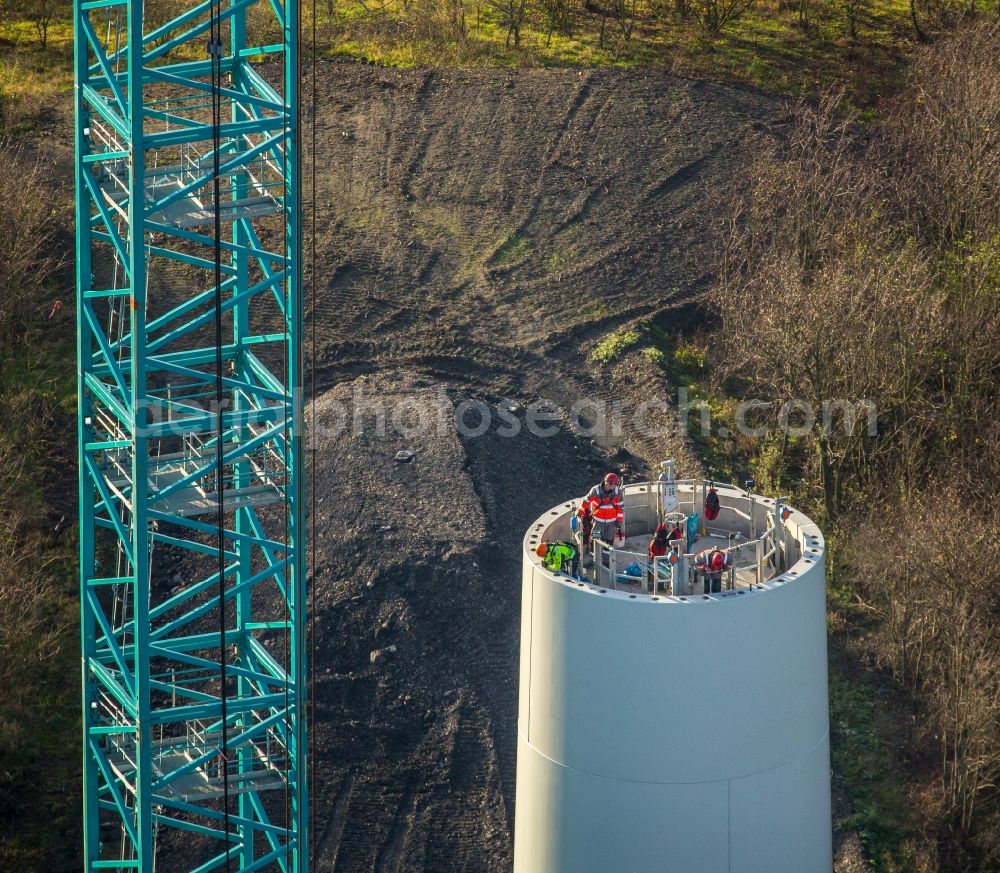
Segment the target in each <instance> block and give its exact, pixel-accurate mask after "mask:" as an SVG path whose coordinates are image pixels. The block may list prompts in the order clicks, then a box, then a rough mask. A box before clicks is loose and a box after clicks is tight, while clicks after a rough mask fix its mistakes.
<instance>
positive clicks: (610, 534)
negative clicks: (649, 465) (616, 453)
mask: <svg viewBox="0 0 1000 873" xmlns="http://www.w3.org/2000/svg"><path fill="white" fill-rule="evenodd" d="M583 503H584V505H585V506H587V507H589V508H590V514H591V515H592V516H593V518H594V533H595V535H596V536H597V538H598V539H600V540H603V541H604V542H606V543H610V544H611V545H614V544H615V538H616V537H618V538H619V539H620V540H624V538H625V511H624V505H623V503H622V489H621V479H619V478H618V474H617V473H608V475H607V476H605V477H604V479H603V481H602V482H601V484H600V485H595V486H594V487H593V488H591V489H590V492H589V493H588V494H587V496H586V497H585V498H584V499H583Z"/></svg>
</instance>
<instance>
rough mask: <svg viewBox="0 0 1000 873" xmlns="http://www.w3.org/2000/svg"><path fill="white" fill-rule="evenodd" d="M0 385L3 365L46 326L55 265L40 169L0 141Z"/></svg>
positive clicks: (48, 198) (49, 207)
mask: <svg viewBox="0 0 1000 873" xmlns="http://www.w3.org/2000/svg"><path fill="white" fill-rule="evenodd" d="M0 161H2V162H3V165H4V172H3V173H0V203H3V204H5V207H4V208H3V209H2V210H0V381H2V374H3V372H4V368H5V366H6V365H7V364H8V362H9V361H10V360H11V358H13V357H14V356H16V355H21V354H24V353H26V351H27V350H28V349H29V348H30V335H31V333H32V331H33V330H35V329H37V327H38V325H39V324H40V323H43V322H44V319H45V318H46V317H47V315H48V313H47V312H45V311H44V310H45V301H44V300H43V299H42V298H41V296H40V289H41V288H42V286H43V284H44V282H45V281H46V279H47V278H49V277H50V276H51V274H52V272H53V271H54V270H55V268H56V266H57V264H58V258H57V256H56V254H55V246H54V240H55V235H56V230H57V225H56V222H55V220H54V218H53V209H52V196H51V192H50V191H49V190H48V188H47V186H46V183H45V172H44V167H43V165H42V164H41V163H40V162H38V161H33V160H31V159H29V158H27V157H26V156H25V155H24V154H23V152H22V151H21V150H20V149H18V148H17V147H16V146H14V145H13V144H11V143H9V142H4V141H2V140H0Z"/></svg>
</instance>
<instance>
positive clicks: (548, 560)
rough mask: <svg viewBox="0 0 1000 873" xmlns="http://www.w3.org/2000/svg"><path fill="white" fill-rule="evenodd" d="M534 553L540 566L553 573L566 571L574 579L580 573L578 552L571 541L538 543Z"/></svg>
mask: <svg viewBox="0 0 1000 873" xmlns="http://www.w3.org/2000/svg"><path fill="white" fill-rule="evenodd" d="M535 554H536V555H538V557H539V558H541V559H542V566H543V567H545V569H546V570H549V571H551V572H553V573H568V574H569V575H570V576H572V577H573V578H574V579H575V578H578V577H579V575H580V553H579V551H577V548H576V546H575V545H573V543H566V542H560V543H539V544H538V545H537V546H536V547H535Z"/></svg>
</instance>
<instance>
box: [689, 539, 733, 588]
mask: <svg viewBox="0 0 1000 873" xmlns="http://www.w3.org/2000/svg"><path fill="white" fill-rule="evenodd" d="M732 566H733V556H732V553H730V551H729V550H728V549H717V548H715V549H703V550H702V551H700V552H698V554H697V555H695V556H694V568H695V570H697V571H698V572H699V573H701V574H702V577H703V578H704V580H705V593H706V594H708V593H709V592H713V593H716V594H717V593H718V592H720V591H722V574H723V573H725V572H726V571H727V570H729V569H731V568H732Z"/></svg>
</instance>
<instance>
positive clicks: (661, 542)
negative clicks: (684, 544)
mask: <svg viewBox="0 0 1000 873" xmlns="http://www.w3.org/2000/svg"><path fill="white" fill-rule="evenodd" d="M673 539H677V537H673ZM670 540H671V536H670V534H669V533H668V532H667V526H666V525H665V524H664V523H663V522H662V521H661V522H660V524H659V526H658V527H657V528H656V531H655V532H654V533H653V538H652V539H651V540H650V541H649V549H648V551H649V560H650V561H652V560H653V558H662V557H663V556H664V555H665V554H666V553H667V552H668V551H670Z"/></svg>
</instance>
